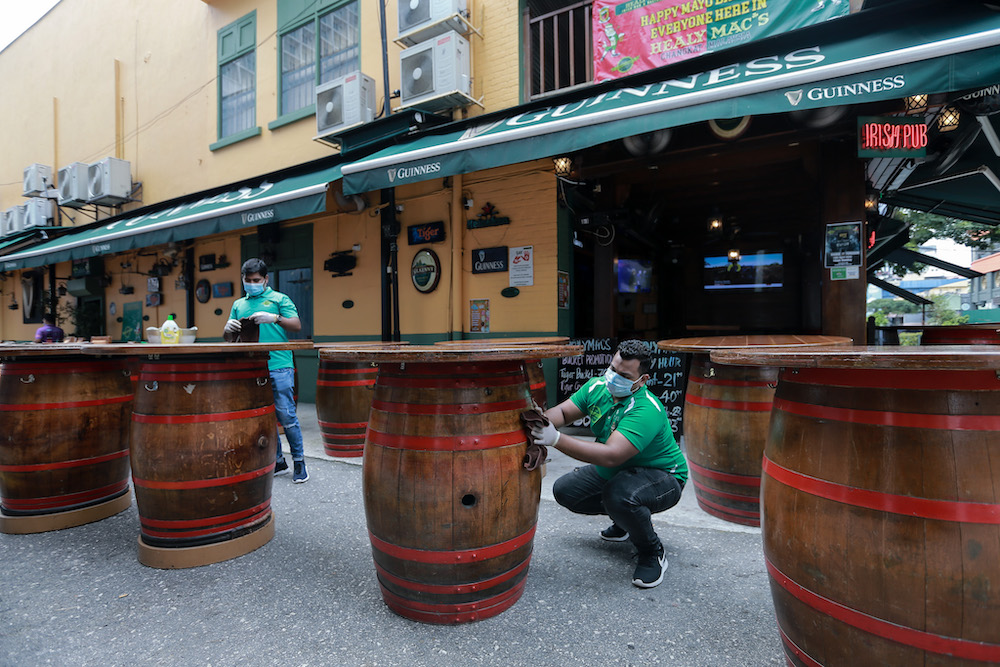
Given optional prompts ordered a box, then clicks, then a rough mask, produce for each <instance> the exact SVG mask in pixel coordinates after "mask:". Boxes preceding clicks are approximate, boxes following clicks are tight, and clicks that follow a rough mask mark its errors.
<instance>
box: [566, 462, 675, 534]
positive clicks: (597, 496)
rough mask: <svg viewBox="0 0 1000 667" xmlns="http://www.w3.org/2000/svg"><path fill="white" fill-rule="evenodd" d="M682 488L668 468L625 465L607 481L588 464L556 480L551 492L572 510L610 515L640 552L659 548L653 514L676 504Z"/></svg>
mask: <svg viewBox="0 0 1000 667" xmlns="http://www.w3.org/2000/svg"><path fill="white" fill-rule="evenodd" d="M683 488H684V487H683V486H682V485H681V483H680V482H679V481H678V480H677V478H676V477H674V476H673V475H671V474H670V473H668V472H667V471H666V470H660V469H657V468H623V469H621V470H619V471H618V472H617V473H616V474H615V476H614V477H612V478H611V479H608V480H606V479H604V478H603V477H601V476H600V475H599V474H597V469H596V468H594V466H592V465H587V466H583V467H581V468H577V469H576V470H574V471H573V472H570V473H567V474H565V475H563V476H562V477H560V478H559V479H557V480H556V481H555V484H553V485H552V495H553V496H555V499H556V502H557V503H559V504H560V505H562V506H563V507H565V508H566V509H568V510H569V511H570V512H575V513H576V514H590V515H597V514H606V515H608V516H609V517H611V520H612V521H614V522H615V523H616V524H617V525H618V526H619V527H620V528H623V529H625V530H627V531H628V534H629V539H631V540H632V544H634V545H635V548H636V549H638V550H639V552H649V551H656V550H658V549H659V548H660V538H659V537H657V535H656V531H655V530H653V522H652V521H651V520H650V517H651V516H652V515H653V514H656V513H657V512H663V511H664V510H668V509H670V508H671V507H673V506H674V505H676V504H677V501H679V500H680V499H681V491H682V490H683Z"/></svg>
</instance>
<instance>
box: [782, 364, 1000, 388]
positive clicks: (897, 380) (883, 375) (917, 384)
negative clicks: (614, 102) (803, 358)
mask: <svg viewBox="0 0 1000 667" xmlns="http://www.w3.org/2000/svg"><path fill="white" fill-rule="evenodd" d="M781 381H782V382H795V383H800V384H815V385H819V386H823V387H867V388H870V389H930V390H932V391H933V390H936V391H941V390H945V389H952V390H957V391H996V390H998V389H1000V378H998V377H997V374H996V373H995V372H993V371H924V370H919V371H915V370H900V369H881V368H880V369H878V370H866V369H856V368H798V369H795V370H794V371H790V370H787V369H786V370H783V371H782V373H781Z"/></svg>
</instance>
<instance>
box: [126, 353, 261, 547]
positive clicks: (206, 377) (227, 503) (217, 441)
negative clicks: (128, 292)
mask: <svg viewBox="0 0 1000 667" xmlns="http://www.w3.org/2000/svg"><path fill="white" fill-rule="evenodd" d="M276 437H277V421H276V419H275V412H274V398H273V394H272V390H271V385H270V378H269V377H268V371H267V362H266V360H263V359H250V358H236V357H233V358H226V357H225V356H224V355H220V356H219V357H218V360H214V361H211V362H206V361H200V360H198V358H196V357H184V356H175V357H172V358H167V357H164V358H163V359H160V360H147V361H145V362H144V363H143V366H142V371H141V372H140V375H139V386H138V388H137V393H136V397H135V407H134V411H133V414H132V483H133V485H134V486H135V497H136V504H137V506H138V509H139V524H140V538H139V540H140V561H142V562H144V563H145V564H147V565H153V566H154V567H187V566H190V563H187V562H184V561H183V559H178V560H177V561H176V562H177V563H178V564H177V565H172V564H171V560H170V555H169V554H168V555H167V556H166V557H164V556H163V553H162V551H160V552H157V551H156V549H178V550H179V549H184V548H191V547H199V546H201V545H208V544H215V543H223V542H227V541H232V540H238V539H240V538H243V537H246V536H248V535H251V534H253V533H254V532H255V531H258V530H261V529H262V528H264V527H265V526H270V528H269V529H270V530H272V531H273V524H271V482H272V477H273V474H272V473H273V471H274V452H275V447H276V442H275V438H276ZM258 539H259V538H258ZM268 539H269V538H268ZM264 541H265V542H266V540H264ZM245 542H247V543H254V542H253V541H252V540H249V541H245ZM254 544H256V543H254ZM143 545H145V546H148V547H152V549H146V550H145V552H144V551H143V549H142V547H143ZM257 546H260V544H256V546H253V548H256V547H257ZM249 550H252V549H247V550H245V551H240V550H239V549H237V550H236V552H234V553H230V552H228V551H226V550H225V549H222V550H217V552H215V554H214V555H213V556H211V557H210V559H209V560H207V561H202V562H197V563H194V564H205V563H206V562H216V561H218V560H224V559H226V558H232V557H234V556H238V555H242V553H246V551H249ZM144 553H145V560H144ZM152 554H157V555H155V556H154V555H152ZM217 556H221V557H217ZM213 558H214V560H213Z"/></svg>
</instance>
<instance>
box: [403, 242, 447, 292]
mask: <svg viewBox="0 0 1000 667" xmlns="http://www.w3.org/2000/svg"><path fill="white" fill-rule="evenodd" d="M410 279H411V280H412V281H413V286H414V287H416V288H417V291H418V292H422V293H424V294H426V293H428V292H433V291H434V289H435V288H436V287H437V286H438V281H439V280H441V261H440V260H439V259H438V256H437V254H435V253H434V251H433V250H427V249H425V250H421V251H420V252H418V253H417V254H416V255H414V257H413V262H412V263H411V264H410Z"/></svg>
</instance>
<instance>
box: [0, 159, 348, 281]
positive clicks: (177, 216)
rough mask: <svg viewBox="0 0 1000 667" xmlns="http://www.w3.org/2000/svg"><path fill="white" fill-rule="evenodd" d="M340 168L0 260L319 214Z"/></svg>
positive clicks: (52, 256)
mask: <svg viewBox="0 0 1000 667" xmlns="http://www.w3.org/2000/svg"><path fill="white" fill-rule="evenodd" d="M340 169H341V165H340V164H338V165H335V166H333V167H326V168H324V169H319V170H316V171H311V172H308V173H304V174H298V175H295V176H288V177H286V178H280V179H274V182H271V181H268V180H262V181H261V182H259V183H257V184H256V185H252V186H251V185H248V186H245V187H240V188H237V189H233V190H230V191H226V192H221V193H218V194H214V195H211V196H204V197H192V198H191V199H190V200H189V201H182V202H181V203H178V204H176V205H173V206H170V207H167V208H163V207H160V208H157V209H155V210H153V209H152V207H150V209H146V210H145V212H138V211H134V212H132V213H131V214H126V215H122V216H118V217H116V218H111V219H109V220H103V221H101V222H100V223H98V224H95V225H87V226H86V227H82V228H81V229H80V231H79V232H74V233H70V234H66V235H64V236H61V237H59V238H58V239H55V240H53V241H48V242H47V243H43V244H40V245H36V246H34V247H32V248H30V249H27V250H21V251H19V252H15V253H11V254H10V255H5V256H0V268H2V270H4V271H11V270H13V269H23V268H30V267H34V266H43V265H46V264H55V263H56V262H65V261H68V260H73V259H83V258H86V257H94V256H96V255H108V254H113V253H120V252H125V251H128V250H136V249H139V248H145V247H148V246H152V245H159V244H163V243H169V242H171V241H184V240H187V239H192V238H197V237H200V236H207V235H210V234H219V233H221V232H229V231H233V230H236V229H252V228H254V227H256V226H257V225H262V224H267V223H271V222H280V221H282V220H290V219H292V218H299V217H302V216H304V215H312V214H314V213H322V212H323V211H325V210H326V189H327V185H328V184H329V183H331V182H332V181H336V180H338V179H339V178H340Z"/></svg>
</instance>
